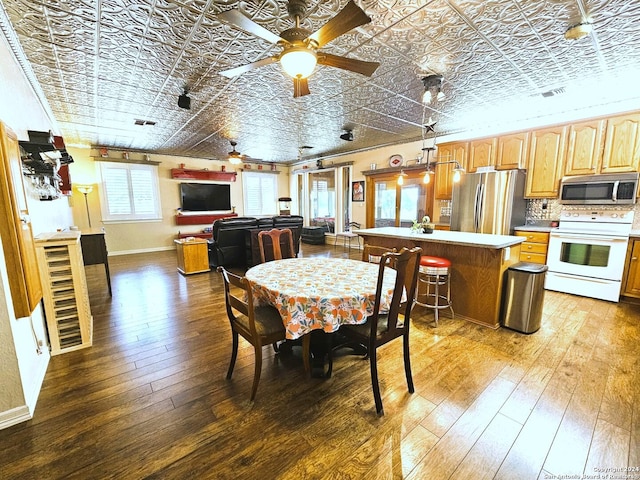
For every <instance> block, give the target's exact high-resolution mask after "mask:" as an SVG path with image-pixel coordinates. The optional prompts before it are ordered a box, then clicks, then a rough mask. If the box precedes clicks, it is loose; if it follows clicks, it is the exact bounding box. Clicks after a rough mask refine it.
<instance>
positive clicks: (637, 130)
mask: <svg viewBox="0 0 640 480" xmlns="http://www.w3.org/2000/svg"><path fill="white" fill-rule="evenodd" d="M601 171H602V173H616V172H637V171H640V113H635V114H629V115H621V116H618V117H611V118H609V120H608V121H607V131H606V135H605V140H604V153H603V154H602V168H601Z"/></svg>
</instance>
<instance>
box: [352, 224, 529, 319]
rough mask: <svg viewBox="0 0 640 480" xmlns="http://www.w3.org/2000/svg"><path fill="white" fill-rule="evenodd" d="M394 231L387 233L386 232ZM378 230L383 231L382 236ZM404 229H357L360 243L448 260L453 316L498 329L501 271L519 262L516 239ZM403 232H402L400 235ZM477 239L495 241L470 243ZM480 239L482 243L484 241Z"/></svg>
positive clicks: (502, 278)
mask: <svg viewBox="0 0 640 480" xmlns="http://www.w3.org/2000/svg"><path fill="white" fill-rule="evenodd" d="M392 230H395V231H397V232H396V234H391V232H390V231H392ZM381 231H386V234H382V232H381ZM408 231H409V229H406V228H391V227H389V228H379V229H367V230H359V231H358V234H359V235H360V236H362V237H363V238H364V243H366V244H369V245H378V246H382V247H395V248H402V247H407V248H413V247H416V246H417V247H421V248H422V251H423V253H422V254H423V255H432V256H436V257H444V258H447V259H449V260H450V261H451V300H452V303H453V310H454V312H455V316H456V317H459V318H464V319H465V320H469V321H471V322H475V323H478V324H481V325H484V326H487V327H490V328H494V329H495V328H498V327H499V326H500V306H501V300H502V290H503V281H504V277H505V271H506V270H507V269H508V268H509V267H510V266H511V265H514V264H516V263H518V262H519V256H520V242H521V240H517V237H511V236H503V235H481V234H473V233H463V232H446V231H442V232H440V231H434V232H433V233H432V234H410V233H408ZM400 232H406V233H400ZM477 237H495V239H496V242H494V243H492V244H489V245H487V242H485V241H482V242H477V243H474V239H475V238H477ZM481 240H485V239H484V238H483V239H481Z"/></svg>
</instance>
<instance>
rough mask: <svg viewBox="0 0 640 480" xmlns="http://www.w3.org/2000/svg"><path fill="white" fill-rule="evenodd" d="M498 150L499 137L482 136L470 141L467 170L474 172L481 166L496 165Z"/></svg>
mask: <svg viewBox="0 0 640 480" xmlns="http://www.w3.org/2000/svg"><path fill="white" fill-rule="evenodd" d="M497 150H498V139H497V138H482V139H480V140H473V141H471V142H469V161H468V164H467V172H469V173H473V172H476V171H477V170H478V168H481V167H489V166H495V164H496V152H497Z"/></svg>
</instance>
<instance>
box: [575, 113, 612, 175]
mask: <svg viewBox="0 0 640 480" xmlns="http://www.w3.org/2000/svg"><path fill="white" fill-rule="evenodd" d="M606 124H607V121H606V120H591V121H588V122H581V123H574V124H572V125H570V126H569V132H568V137H567V156H566V161H565V169H564V173H565V175H590V174H594V173H600V170H601V168H602V150H603V142H604V130H605V127H606Z"/></svg>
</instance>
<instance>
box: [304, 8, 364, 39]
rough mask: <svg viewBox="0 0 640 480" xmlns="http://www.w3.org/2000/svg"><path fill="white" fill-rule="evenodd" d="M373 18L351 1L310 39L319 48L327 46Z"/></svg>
mask: <svg viewBox="0 0 640 480" xmlns="http://www.w3.org/2000/svg"><path fill="white" fill-rule="evenodd" d="M370 21H371V18H370V17H369V16H368V15H367V14H366V13H364V10H362V9H361V8H360V7H359V6H358V5H356V4H355V3H354V1H353V0H351V1H350V2H349V3H347V5H346V6H345V7H344V8H343V9H342V10H340V11H339V12H338V14H337V15H336V16H335V17H333V18H332V19H331V20H329V21H328V22H327V23H325V24H324V25H323V26H322V27H320V28H319V29H318V30H317V31H316V32H314V33H312V34H311V35H310V36H309V38H310V39H311V40H314V41H315V42H317V43H318V47H322V46H323V45H326V44H327V43H329V42H330V41H331V40H333V39H334V38H337V37H339V36H340V35H342V34H343V33H347V32H348V31H349V30H351V29H352V28H356V27H359V26H360V25H364V24H366V23H369V22H370Z"/></svg>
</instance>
